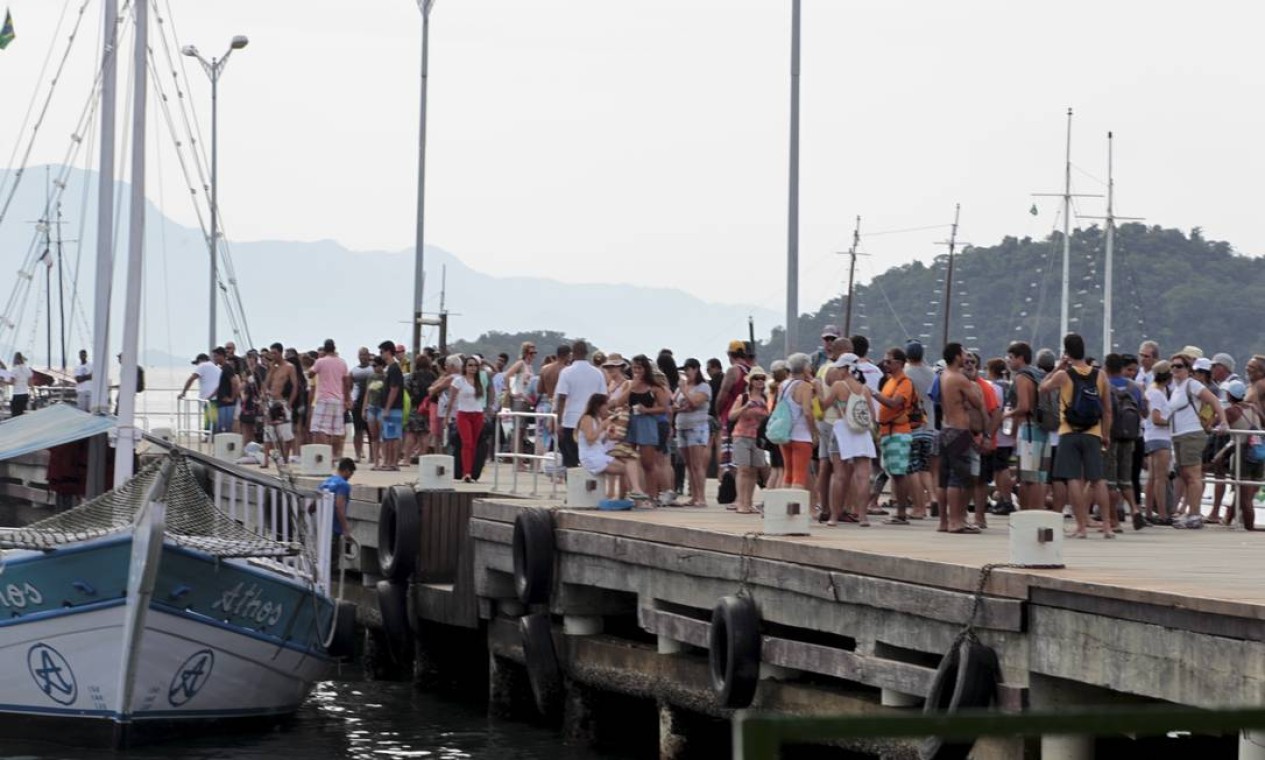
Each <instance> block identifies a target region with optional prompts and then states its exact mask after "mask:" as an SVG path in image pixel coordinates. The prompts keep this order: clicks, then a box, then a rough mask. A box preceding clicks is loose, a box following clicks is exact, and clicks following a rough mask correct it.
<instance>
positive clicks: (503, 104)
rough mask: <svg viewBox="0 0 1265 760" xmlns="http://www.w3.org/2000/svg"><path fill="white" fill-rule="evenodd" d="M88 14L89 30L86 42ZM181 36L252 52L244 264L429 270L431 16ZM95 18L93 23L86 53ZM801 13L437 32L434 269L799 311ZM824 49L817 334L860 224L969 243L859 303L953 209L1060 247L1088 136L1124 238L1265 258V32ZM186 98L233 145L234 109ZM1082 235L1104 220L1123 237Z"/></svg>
mask: <svg viewBox="0 0 1265 760" xmlns="http://www.w3.org/2000/svg"><path fill="white" fill-rule="evenodd" d="M63 2H65V0H8V7H9V8H10V9H11V10H12V13H13V17H14V21H15V24H16V26H17V33H18V37H17V40H16V41H15V42H14V43H13V44H12V45H11V46H10V47H9V49H7V50H5V51H3V52H0V93H3V95H4V98H5V101H6V102H5V106H4V109H3V110H4V116H3V117H2V118H0V161H3V160H7V159H8V156H9V152H10V151H11V150H12V146H14V145H15V144H17V143H18V140H19V134H18V128H19V126H20V120H19V116H20V114H21V113H22V112H23V111H24V110H25V108H26V104H27V102H28V100H29V98H30V96H31V93H32V92H33V91H34V90H35V89H36V88H40V89H41V91H42V90H44V89H46V88H47V79H48V76H47V75H46V76H45V78H44V80H43V81H41V80H40V79H39V78H38V74H39V70H40V64H41V63H42V60H43V56H44V54H45V53H46V51H47V49H48V46H49V44H50V42H51V40H52V34H53V26H54V24H55V23H56V20H57V16H58V14H59V13H60V12H61V10H62V6H63ZM81 2H82V0H70V3H69V4H70V6H71V11H70V13H71V15H73V14H74V12H75V11H76V10H77V8H78V7H79V5H80V3H81ZM160 5H161V6H162V9H163V15H166V11H167V8H168V7H170V9H171V11H172V19H171V20H172V21H174V22H175V25H176V28H177V30H178V31H179V34H180V37H181V39H180V42H181V44H185V43H193V44H196V45H198V46H199V47H200V48H201V49H202V50H203V52H204V53H206V54H208V55H210V54H212V53H218V52H219V51H220V50H222V49H223V48H224V47H225V46H226V45H227V42H228V40H229V39H230V38H231V36H232V35H233V34H246V35H249V36H250V39H251V43H250V46H249V47H248V48H247V49H246V50H243V51H241V52H239V53H235V54H234V57H233V60H232V61H231V62H230V64H229V66H228V69H227V71H226V73H225V75H224V78H223V80H222V81H221V89H220V96H221V101H220V105H221V110H220V125H221V130H220V131H221V164H220V166H221V185H220V187H221V196H220V197H221V205H222V208H223V213H224V216H225V219H226V226H227V228H228V234H229V236H230V237H231V238H234V239H239V240H250V239H265V238H266V239H296V240H312V239H321V238H332V239H336V240H338V241H340V242H342V243H344V244H345V245H347V246H349V247H351V248H355V249H366V250H369V249H399V248H405V247H410V246H411V245H412V243H413V230H414V204H415V188H416V179H417V178H416V139H417V119H418V113H417V112H418V67H419V50H420V14H419V12H418V10H417V7H416V5H415V3H414V2H413V0H361V1H360V2H354V3H350V2H346V1H345V0H344V1H342V2H328V1H326V0H303V2H299V1H298V0H266V2H261V0H217V2H214V3H208V2H205V0H202V1H196V0H160ZM99 8H100V3H99V2H97V0H92V2H90V3H89V10H88V15H87V17H86V18H87V20H86V21H85V23H84V32H83V34H85V35H87V37H89V38H91V37H93V36H94V35H98V34H99V31H98V18H97V15H98V14H99ZM790 8H791V3H790V2H789V0H781V1H778V0H707V1H704V0H671V1H669V0H640V1H639V2H608V1H605V0H534V1H533V2H527V0H438V2H437V3H436V7H435V9H434V11H433V14H432V18H431V58H430V60H431V91H430V138H429V171H428V217H427V218H428V234H427V241H428V242H430V243H433V244H435V245H439V246H443V247H444V248H447V249H448V250H451V251H453V252H454V253H455V254H456V255H457V256H458V257H460V258H461V259H462V260H463V261H465V262H466V263H467V264H469V265H470V266H472V267H474V268H476V269H480V270H483V271H487V272H502V273H506V274H527V273H531V274H538V275H545V276H550V277H555V278H558V279H563V280H571V281H627V282H636V283H645V284H660V285H668V286H676V287H680V288H683V289H685V290H687V291H690V292H692V293H695V294H697V295H699V296H702V297H704V298H707V299H710V300H714V301H731V302H749V303H753V304H759V305H765V306H774V307H779V305H780V304H781V302H782V298H783V296H784V283H785V259H784V256H785V248H786V242H785V241H786V174H787V134H788V127H787V112H788V103H789V83H788V71H789V50H790V33H789V30H790ZM803 20H804V24H803V77H802V103H803V110H802V124H803V128H802V154H801V155H802V169H801V171H802V184H801V199H802V200H801V203H802V205H801V237H800V246H801V247H800V256H801V262H802V265H801V295H800V304H801V307H802V308H803V309H804V310H809V309H812V308H815V307H816V306H817V305H818V304H819V303H820V301H821V300H822V299H824V298H825V297H827V296H829V295H831V294H833V293H835V292H837V291H838V288H839V287H841V286H840V280H841V279H842V278H843V277H845V276H846V266H845V261H844V259H843V257H840V256H836V255H835V252H836V251H839V250H843V249H845V248H846V247H847V245H848V243H849V240H850V238H851V232H852V226H853V219H854V217H855V216H856V215H858V214H859V215H861V216H862V217H863V220H862V232H863V235H864V233H866V232H867V231H868V232H879V231H885V230H892V229H902V228H910V227H923V226H928V225H937V224H939V225H945V229H943V230H927V231H922V232H914V233H906V234H892V235H875V236H873V237H870V238H868V239H863V248H864V249H865V250H867V251H868V252H870V253H871V254H874V258H872V259H870V260H868V261H864V262H863V263H862V268H861V273H862V275H863V277H866V278H868V275H869V274H870V273H872V272H876V271H879V270H881V269H883V268H886V267H887V266H890V265H892V264H897V263H902V262H905V261H909V260H911V259H913V258H922V259H929V258H930V257H931V256H932V255H934V254H935V253H936V252H937V250H938V248H937V247H936V246H935V245H933V243H934V242H935V241H937V240H941V239H943V238H944V236H945V235H947V225H948V223H949V222H950V221H951V220H952V216H953V205H954V203H956V202H960V203H961V204H962V230H961V237H962V238H964V239H966V240H968V241H971V242H974V243H977V244H992V243H994V242H996V241H997V240H999V239H1000V237H1001V236H1003V235H1006V234H1014V235H1020V236H1022V235H1025V234H1029V235H1034V236H1037V235H1044V234H1045V233H1047V232H1048V231H1049V230H1050V228H1051V226H1052V225H1053V224H1054V223H1055V211H1056V206H1057V205H1058V203H1057V202H1056V201H1055V200H1053V199H1038V204H1039V206H1040V209H1041V213H1040V215H1039V216H1037V217H1032V216H1031V215H1029V213H1028V209H1029V207H1030V206H1031V204H1032V202H1033V199H1032V198H1031V197H1030V193H1032V192H1037V191H1058V190H1061V186H1062V181H1063V151H1064V138H1065V126H1066V122H1065V116H1064V114H1065V111H1066V109H1067V107H1068V106H1072V107H1074V108H1075V109H1076V120H1075V122H1074V133H1073V144H1072V151H1073V162H1074V164H1075V165H1076V168H1075V169H1074V171H1073V184H1074V190H1076V191H1080V192H1103V191H1104V184H1103V180H1105V178H1106V142H1105V136H1106V132H1107V130H1109V129H1111V130H1114V131H1115V134H1116V179H1117V188H1118V193H1117V213H1119V214H1123V215H1135V216H1145V217H1146V218H1147V221H1148V223H1153V224H1161V225H1165V226H1176V227H1180V228H1183V229H1189V228H1190V227H1193V226H1196V225H1199V226H1202V227H1203V228H1204V230H1205V234H1206V235H1207V236H1209V237H1213V238H1218V239H1225V240H1228V241H1230V242H1231V243H1232V244H1234V245H1235V247H1236V248H1238V249H1239V250H1240V251H1244V252H1247V253H1253V254H1255V253H1259V252H1261V251H1262V250H1263V249H1265V229H1262V227H1261V225H1260V223H1259V219H1258V213H1257V212H1258V210H1259V207H1258V205H1257V204H1258V203H1259V200H1260V197H1261V193H1260V191H1259V183H1260V180H1261V177H1262V176H1265V158H1263V157H1262V153H1261V151H1260V149H1259V145H1260V135H1261V134H1263V133H1265V109H1263V108H1262V107H1261V102H1262V99H1261V96H1260V94H1261V93H1262V92H1265V81H1263V80H1265V65H1263V64H1265V61H1262V53H1261V52H1260V51H1261V47H1260V44H1259V40H1258V39H1257V38H1258V37H1259V30H1260V28H1261V27H1262V23H1261V22H1262V21H1265V10H1263V9H1262V8H1261V7H1259V6H1256V5H1254V4H1248V3H1225V2H1212V3H1204V4H1199V5H1192V4H1190V3H1188V2H1181V3H1179V2H1155V1H1150V2H1145V3H1143V2H1113V3H1101V2H1080V1H1070V2H1064V3H1059V4H1053V5H1052V4H1034V3H1016V2H1000V1H997V2H957V3H945V2H942V1H939V2H932V1H928V2H884V3H877V2H871V3H859V2H845V1H844V0H804V3H803ZM64 34H65V33H64V32H63V35H62V37H60V38H59V40H58V46H57V50H58V53H57V54H58V55H60V51H61V49H62V47H63V45H64ZM81 42H83V43H91V44H82V45H79V46H77V53H76V56H75V57H74V58H73V59H72V61H71V64H70V67H69V69H68V72H69V73H68V75H67V76H66V77H64V79H63V81H62V83H61V85H60V86H59V93H61V94H63V95H64V97H61V96H59V98H58V99H57V101H56V102H55V103H54V107H53V109H52V111H51V112H50V115H49V118H48V121H47V122H46V128H45V129H44V131H43V137H42V139H41V140H40V142H39V143H38V144H37V145H36V147H35V150H34V152H33V153H32V156H31V160H32V162H33V163H42V162H49V161H58V160H60V158H61V156H62V155H63V153H64V151H65V147H66V143H67V137H68V132H69V130H70V127H68V126H66V124H67V123H68V122H69V120H70V119H71V118H72V117H71V116H70V114H73V113H76V112H77V110H78V109H79V108H80V107H81V106H82V102H83V97H84V96H85V95H86V92H87V87H88V82H89V79H90V76H91V72H92V70H93V68H92V67H93V65H94V61H93V59H94V57H95V55H96V52H95V49H96V40H95V39H84V40H81ZM129 56H130V53H129ZM189 72H190V74H191V75H192V76H193V78H194V81H193V90H192V95H193V96H194V97H195V98H196V102H197V105H198V107H199V115H200V116H201V117H202V118H203V119H204V120H206V119H209V115H210V109H209V85H208V84H207V82H206V79H205V77H204V76H203V75H202V74H201V72H200V71H198V70H197V69H190V70H189ZM164 84H166V85H167V86H168V87H170V79H169V78H168V79H165V81H164ZM155 123H156V122H155ZM153 129H159V128H158V127H153ZM208 137H209V133H208ZM151 167H154V170H155V171H157V168H156V165H155V164H154V163H151ZM163 169H164V172H165V175H166V176H165V191H164V192H165V196H164V201H165V202H164V208H165V210H166V211H167V213H168V214H170V215H172V216H174V217H175V218H177V219H179V220H181V221H183V222H186V223H189V224H192V223H193V219H194V217H193V212H192V209H191V206H190V204H189V202H188V200H187V199H186V198H184V197H182V193H181V192H180V188H181V181H180V180H179V175H178V173H177V166H176V162H175V161H174V159H173V158H172V157H171V156H170V155H168V156H167V157H166V158H164V160H163ZM156 196H157V190H156V185H155V184H151V197H154V198H155V200H157V197H156ZM1079 206H1080V213H1081V214H1086V215H1092V214H1101V213H1102V208H1103V204H1102V202H1101V201H1098V200H1095V199H1084V200H1082V201H1081V202H1080V204H1079ZM9 223H12V222H10V221H6V224H9ZM11 258H12V254H11V253H10V252H0V269H2V270H4V271H11V265H12V264H13V262H12V261H11ZM6 262H7V263H6ZM401 274H403V273H401ZM434 279H435V280H437V279H438V278H437V277H436V278H434ZM999 286H1000V284H999ZM400 310H401V311H402V312H407V310H408V305H407V304H402V305H400Z"/></svg>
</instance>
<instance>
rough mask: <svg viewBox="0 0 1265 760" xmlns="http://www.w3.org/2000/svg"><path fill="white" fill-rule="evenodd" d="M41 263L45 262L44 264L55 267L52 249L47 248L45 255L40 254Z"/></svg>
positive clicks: (50, 267)
mask: <svg viewBox="0 0 1265 760" xmlns="http://www.w3.org/2000/svg"><path fill="white" fill-rule="evenodd" d="M40 263H41V264H43V265H44V266H46V267H48V268H49V269H52V268H53V253H52V251H49V250H47V249H45V250H44V255H43V256H40Z"/></svg>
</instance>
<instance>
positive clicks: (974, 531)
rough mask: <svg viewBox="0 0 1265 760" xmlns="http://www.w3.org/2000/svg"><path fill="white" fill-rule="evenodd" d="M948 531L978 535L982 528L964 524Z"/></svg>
mask: <svg viewBox="0 0 1265 760" xmlns="http://www.w3.org/2000/svg"><path fill="white" fill-rule="evenodd" d="M948 532H949V533H960V534H965V535H970V536H978V535H979V533H980V529H979V528H977V527H975V526H974V525H964V526H962V527H961V528H958V529H957V530H951V531H948ZM1081 538H1084V536H1081Z"/></svg>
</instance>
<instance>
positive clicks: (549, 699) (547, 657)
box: [518, 612, 562, 718]
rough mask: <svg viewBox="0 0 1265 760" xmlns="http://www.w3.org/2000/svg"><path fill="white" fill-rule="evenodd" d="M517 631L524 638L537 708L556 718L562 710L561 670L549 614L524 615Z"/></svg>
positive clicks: (525, 659)
mask: <svg viewBox="0 0 1265 760" xmlns="http://www.w3.org/2000/svg"><path fill="white" fill-rule="evenodd" d="M518 629H519V632H520V633H521V634H522V637H523V659H524V661H525V662H526V664H527V681H528V683H530V684H531V693H532V697H533V699H534V700H535V702H536V709H537V710H539V711H540V714H541V715H543V716H544V717H546V718H551V717H555V716H557V715H558V714H559V711H560V710H561V707H562V668H561V666H559V665H558V654H557V652H556V651H555V650H554V646H553V625H552V624H551V623H550V621H549V615H548V613H544V612H536V613H532V614H530V615H524V616H523V617H522V618H520V619H519V621H518Z"/></svg>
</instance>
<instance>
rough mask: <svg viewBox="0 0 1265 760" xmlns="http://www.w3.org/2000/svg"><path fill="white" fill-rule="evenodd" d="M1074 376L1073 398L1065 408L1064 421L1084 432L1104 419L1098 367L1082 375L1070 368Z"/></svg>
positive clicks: (1071, 374) (1068, 371) (1075, 429)
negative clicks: (1099, 392)
mask: <svg viewBox="0 0 1265 760" xmlns="http://www.w3.org/2000/svg"><path fill="white" fill-rule="evenodd" d="M1067 374H1068V375H1069V376H1071V378H1072V400H1071V402H1069V403H1068V405H1067V407H1066V408H1065V409H1064V410H1063V421H1064V422H1066V423H1067V424H1068V426H1069V427H1070V428H1072V430H1073V432H1077V433H1083V432H1085V431H1086V430H1089V429H1090V428H1092V427H1093V426H1094V425H1097V424H1098V423H1099V421H1100V420H1102V396H1100V395H1099V394H1098V369H1097V368H1096V367H1095V368H1092V369H1090V370H1089V374H1088V375H1082V374H1081V373H1079V372H1077V371H1076V370H1075V369H1072V368H1068V370H1067Z"/></svg>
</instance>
